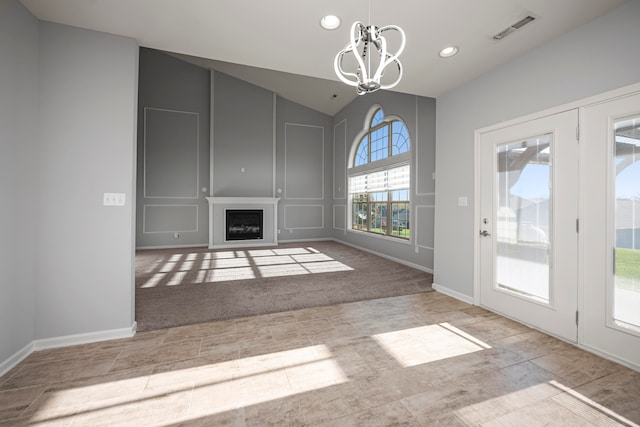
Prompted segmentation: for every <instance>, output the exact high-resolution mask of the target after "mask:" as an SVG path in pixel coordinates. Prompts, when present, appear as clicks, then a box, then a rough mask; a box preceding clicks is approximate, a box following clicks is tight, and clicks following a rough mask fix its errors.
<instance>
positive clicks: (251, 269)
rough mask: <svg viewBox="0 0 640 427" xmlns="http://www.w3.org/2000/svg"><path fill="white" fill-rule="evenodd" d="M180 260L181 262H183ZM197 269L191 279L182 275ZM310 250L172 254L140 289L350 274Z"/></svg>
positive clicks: (317, 252) (333, 260) (326, 257)
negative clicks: (336, 273) (310, 275)
mask: <svg viewBox="0 0 640 427" xmlns="http://www.w3.org/2000/svg"><path fill="white" fill-rule="evenodd" d="M183 258H184V259H183ZM194 270H197V273H195V275H196V277H195V278H191V279H190V278H186V273H187V272H189V271H194ZM352 270H353V268H351V267H349V266H348V265H346V264H343V263H341V262H340V261H336V260H335V259H334V258H332V257H330V256H329V255H326V254H324V253H322V252H320V251H318V250H317V249H314V248H312V247H307V248H283V249H252V250H230V251H214V252H203V253H189V254H186V255H184V256H183V255H180V254H175V255H172V256H171V257H169V259H168V260H167V261H166V262H164V263H162V264H160V263H159V267H158V270H157V271H158V272H157V273H156V274H154V275H152V276H151V277H150V278H148V279H147V280H146V281H145V282H144V283H143V284H142V285H140V287H141V288H154V287H158V286H178V285H185V284H199V283H208V282H227V281H231V280H248V279H256V278H272V277H286V276H300V275H306V274H323V273H334V272H341V271H352Z"/></svg>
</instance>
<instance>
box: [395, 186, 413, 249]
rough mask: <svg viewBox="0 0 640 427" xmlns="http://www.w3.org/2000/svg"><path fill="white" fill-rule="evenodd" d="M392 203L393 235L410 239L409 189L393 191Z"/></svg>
mask: <svg viewBox="0 0 640 427" xmlns="http://www.w3.org/2000/svg"><path fill="white" fill-rule="evenodd" d="M391 197H392V200H393V202H392V203H391V235H392V236H398V237H403V238H405V239H408V238H409V236H410V233H409V230H410V228H409V225H410V224H409V215H410V209H409V190H397V191H393V192H392V195H391Z"/></svg>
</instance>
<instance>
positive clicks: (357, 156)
mask: <svg viewBox="0 0 640 427" xmlns="http://www.w3.org/2000/svg"><path fill="white" fill-rule="evenodd" d="M369 117H370V119H369V121H368V123H367V126H365V129H363V132H362V133H361V134H360V136H359V138H358V139H357V140H356V141H355V142H354V151H353V155H352V163H351V165H350V168H349V171H348V175H349V198H350V200H351V206H350V208H351V221H350V226H351V229H352V230H358V231H364V232H368V233H374V234H378V235H384V236H390V237H397V238H401V239H409V238H410V237H411V227H410V210H411V209H410V207H411V206H410V197H409V195H410V193H411V169H410V167H411V166H410V160H411V143H410V139H409V132H408V131H407V128H406V126H405V125H404V123H403V122H402V121H401V120H400V119H397V118H392V117H385V116H384V112H383V111H382V109H381V108H379V107H376V108H374V109H372V112H371V114H370V115H369Z"/></svg>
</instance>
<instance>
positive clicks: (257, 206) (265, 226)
mask: <svg viewBox="0 0 640 427" xmlns="http://www.w3.org/2000/svg"><path fill="white" fill-rule="evenodd" d="M207 201H208V202H209V249H228V248H246V247H257V246H278V202H279V201H280V199H279V198H275V197H207ZM229 211H232V212H233V211H241V212H254V211H258V212H260V214H261V215H262V216H260V217H254V218H253V221H255V222H257V223H258V225H259V226H260V228H261V232H260V233H261V234H254V235H252V236H248V235H245V236H244V237H242V238H240V237H239V236H237V235H235V236H229V230H228V228H227V224H231V223H232V222H233V221H230V220H229V217H228V215H229V214H228V212H229ZM236 225H238V224H236ZM239 225H248V224H239ZM233 231H236V232H237V231H241V229H240V228H239V227H237V228H234V229H233ZM247 231H249V230H247ZM232 234H234V233H232ZM235 234H237V233H235ZM234 237H235V238H236V239H237V240H233V238H234Z"/></svg>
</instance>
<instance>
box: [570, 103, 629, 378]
mask: <svg viewBox="0 0 640 427" xmlns="http://www.w3.org/2000/svg"><path fill="white" fill-rule="evenodd" d="M581 121H582V123H584V126H583V128H584V130H583V133H584V135H583V138H581V145H582V146H583V151H584V154H583V158H582V162H583V164H584V165H585V166H584V170H585V173H584V174H583V181H584V185H583V189H584V190H583V191H582V196H581V199H582V204H583V207H582V212H583V214H582V224H583V228H584V232H583V233H581V237H580V239H581V242H580V249H581V254H583V255H582V256H583V257H584V258H583V259H584V261H583V262H582V268H581V281H580V282H581V283H582V284H583V289H584V291H583V292H581V295H582V298H581V309H580V313H581V316H580V318H581V319H580V342H581V344H584V345H585V346H587V347H590V348H592V349H594V350H596V351H598V352H601V353H605V354H608V355H611V356H614V357H615V358H617V359H619V360H621V361H623V362H626V363H628V364H632V365H635V366H636V367H640V94H638V93H635V94H629V95H627V96H621V97H619V98H616V99H612V100H607V101H604V102H601V103H598V104H595V105H590V106H587V107H585V108H584V109H583V111H582V116H581ZM587 171H588V172H587Z"/></svg>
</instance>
